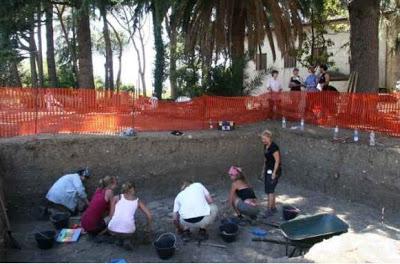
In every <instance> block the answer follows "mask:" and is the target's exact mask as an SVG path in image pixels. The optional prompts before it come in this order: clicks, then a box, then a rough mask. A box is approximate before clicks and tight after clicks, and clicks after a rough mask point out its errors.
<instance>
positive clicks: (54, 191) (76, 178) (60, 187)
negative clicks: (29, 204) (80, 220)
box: [46, 168, 89, 214]
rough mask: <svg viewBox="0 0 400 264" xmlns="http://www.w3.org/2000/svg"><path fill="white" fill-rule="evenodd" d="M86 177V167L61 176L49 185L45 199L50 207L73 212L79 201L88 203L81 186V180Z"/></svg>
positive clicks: (87, 171)
mask: <svg viewBox="0 0 400 264" xmlns="http://www.w3.org/2000/svg"><path fill="white" fill-rule="evenodd" d="M88 177H89V170H88V169H87V168H86V169H80V170H79V171H77V172H76V173H71V174H66V175H64V176H62V177H61V178H60V179H58V180H57V181H56V182H55V183H54V184H53V186H51V188H50V190H49V191H48V193H47V195H46V199H47V200H48V201H49V202H50V205H51V206H52V207H55V208H58V209H62V211H67V212H70V213H71V214H75V213H76V209H77V207H78V204H79V202H83V203H84V205H85V206H86V205H88V204H89V201H88V199H87V195H86V192H85V187H84V186H83V181H84V180H86V179H87V178H88ZM53 205H54V206H53Z"/></svg>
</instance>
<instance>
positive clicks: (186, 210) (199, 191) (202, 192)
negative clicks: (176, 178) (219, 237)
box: [173, 181, 218, 241]
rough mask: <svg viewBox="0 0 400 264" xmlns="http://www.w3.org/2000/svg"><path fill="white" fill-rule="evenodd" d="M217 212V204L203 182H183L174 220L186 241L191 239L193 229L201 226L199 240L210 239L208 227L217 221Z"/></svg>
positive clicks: (176, 199)
mask: <svg viewBox="0 0 400 264" xmlns="http://www.w3.org/2000/svg"><path fill="white" fill-rule="evenodd" d="M217 213H218V208H217V206H216V205H215V204H214V201H213V199H212V197H211V195H210V193H209V192H208V190H207V189H206V188H205V187H204V186H203V185H202V184H201V183H198V182H195V183H193V182H192V181H185V182H184V183H183V185H182V187H181V192H180V193H179V194H178V195H177V196H176V198H175V201H174V209H173V220H174V224H175V226H176V228H177V231H178V233H180V234H182V238H183V240H184V241H188V240H190V238H191V229H195V228H199V240H206V239H208V234H207V230H206V228H207V227H208V226H209V225H211V224H212V223H213V222H214V221H215V219H216V217H217Z"/></svg>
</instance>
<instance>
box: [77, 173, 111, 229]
mask: <svg viewBox="0 0 400 264" xmlns="http://www.w3.org/2000/svg"><path fill="white" fill-rule="evenodd" d="M117 184H118V182H117V178H116V177H114V176H106V177H104V178H103V179H101V180H100V182H99V187H98V188H97V190H96V192H95V193H94V195H93V197H92V200H91V201H90V203H89V206H88V208H87V209H86V211H85V212H84V213H83V215H82V219H81V224H82V227H83V229H85V231H86V232H88V233H89V234H92V235H97V234H99V233H101V232H102V231H104V230H106V228H107V223H106V221H105V217H106V216H108V214H109V211H110V208H111V202H112V199H113V197H114V189H115V188H116V187H117Z"/></svg>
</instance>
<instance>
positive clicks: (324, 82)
mask: <svg viewBox="0 0 400 264" xmlns="http://www.w3.org/2000/svg"><path fill="white" fill-rule="evenodd" d="M319 69H320V71H321V75H320V76H319V79H318V85H319V86H320V87H321V91H326V90H327V88H328V86H329V81H330V76H329V74H328V73H327V72H326V71H327V70H328V66H326V65H325V64H321V65H320V66H319Z"/></svg>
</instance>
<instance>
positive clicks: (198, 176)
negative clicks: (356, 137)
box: [0, 122, 400, 211]
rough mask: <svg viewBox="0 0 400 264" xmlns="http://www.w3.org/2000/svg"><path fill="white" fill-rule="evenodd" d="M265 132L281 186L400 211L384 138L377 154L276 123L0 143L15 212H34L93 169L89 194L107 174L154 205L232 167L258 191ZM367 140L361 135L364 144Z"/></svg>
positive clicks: (396, 169) (395, 155)
mask: <svg viewBox="0 0 400 264" xmlns="http://www.w3.org/2000/svg"><path fill="white" fill-rule="evenodd" d="M289 126H290V124H289ZM265 128H269V129H271V130H272V131H273V133H274V140H275V141H276V142H277V143H278V144H279V145H280V148H281V152H282V160H283V176H282V179H281V180H283V181H289V182H291V183H293V184H296V185H300V186H303V187H306V188H308V189H311V190H316V191H321V192H325V193H328V194H331V195H334V196H337V197H341V198H346V199H349V200H354V201H359V202H363V203H365V204H368V205H372V206H375V207H380V208H381V207H385V208H386V210H389V211H390V210H392V211H394V210H398V209H400V203H399V202H398V201H399V200H400V163H399V162H400V142H399V140H396V139H385V140H386V141H385V142H386V143H385V144H384V145H383V146H376V147H369V146H368V144H367V143H366V142H361V143H357V144H355V143H343V144H342V143H333V142H332V140H331V138H332V135H331V134H332V133H331V131H328V130H326V129H321V128H317V127H307V128H306V130H305V131H303V132H302V131H298V130H290V129H285V130H283V129H281V128H280V124H279V123H275V122H266V123H260V124H257V125H252V126H246V127H241V128H238V129H237V130H236V131H234V132H219V131H203V132H186V133H185V135H184V136H182V137H176V136H172V135H170V134H169V133H148V134H146V133H142V134H139V136H138V137H135V138H122V137H111V136H48V137H46V136H42V137H39V138H36V139H35V140H33V139H32V138H13V139H7V140H2V141H1V142H0V167H1V169H2V170H3V171H4V176H5V178H4V179H5V186H6V188H5V192H6V197H7V200H8V203H9V205H10V206H12V208H13V209H21V210H22V209H23V208H28V207H34V206H36V205H38V204H40V203H42V202H43V197H44V196H45V194H46V192H47V190H48V189H49V188H50V186H51V185H52V183H53V182H54V181H55V180H56V179H57V178H58V177H60V176H62V175H63V173H65V172H67V171H68V170H72V169H74V168H77V167H81V166H89V167H90V168H91V170H92V173H93V177H92V179H91V180H90V182H89V184H88V190H89V193H90V192H92V191H93V190H94V188H95V184H96V183H97V182H98V180H99V179H100V178H101V177H103V176H106V175H116V176H119V178H120V182H123V181H125V180H133V181H134V182H135V183H136V185H137V187H138V190H139V194H140V196H142V197H146V198H149V199H152V198H156V197H157V198H161V197H166V196H172V195H174V194H176V192H177V191H178V189H179V185H180V182H181V181H182V180H183V179H186V178H187V179H192V180H198V181H202V182H204V183H205V184H214V185H216V184H217V186H221V188H226V187H227V186H228V185H229V180H228V178H227V176H226V171H227V169H228V168H229V166H230V165H231V164H236V165H239V166H242V167H243V168H244V170H245V172H246V174H247V175H248V176H251V178H252V182H253V184H257V182H256V181H255V177H256V176H257V175H259V174H260V171H261V168H262V163H263V154H262V151H263V146H262V145H261V143H260V139H259V137H258V135H259V134H260V132H261V131H262V130H263V129H265ZM341 133H342V131H341ZM343 133H344V135H345V133H350V132H343ZM365 138H366V135H362V140H364V139H365ZM378 140H380V138H379V137H378ZM227 191H228V190H227ZM278 191H279V188H278Z"/></svg>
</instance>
